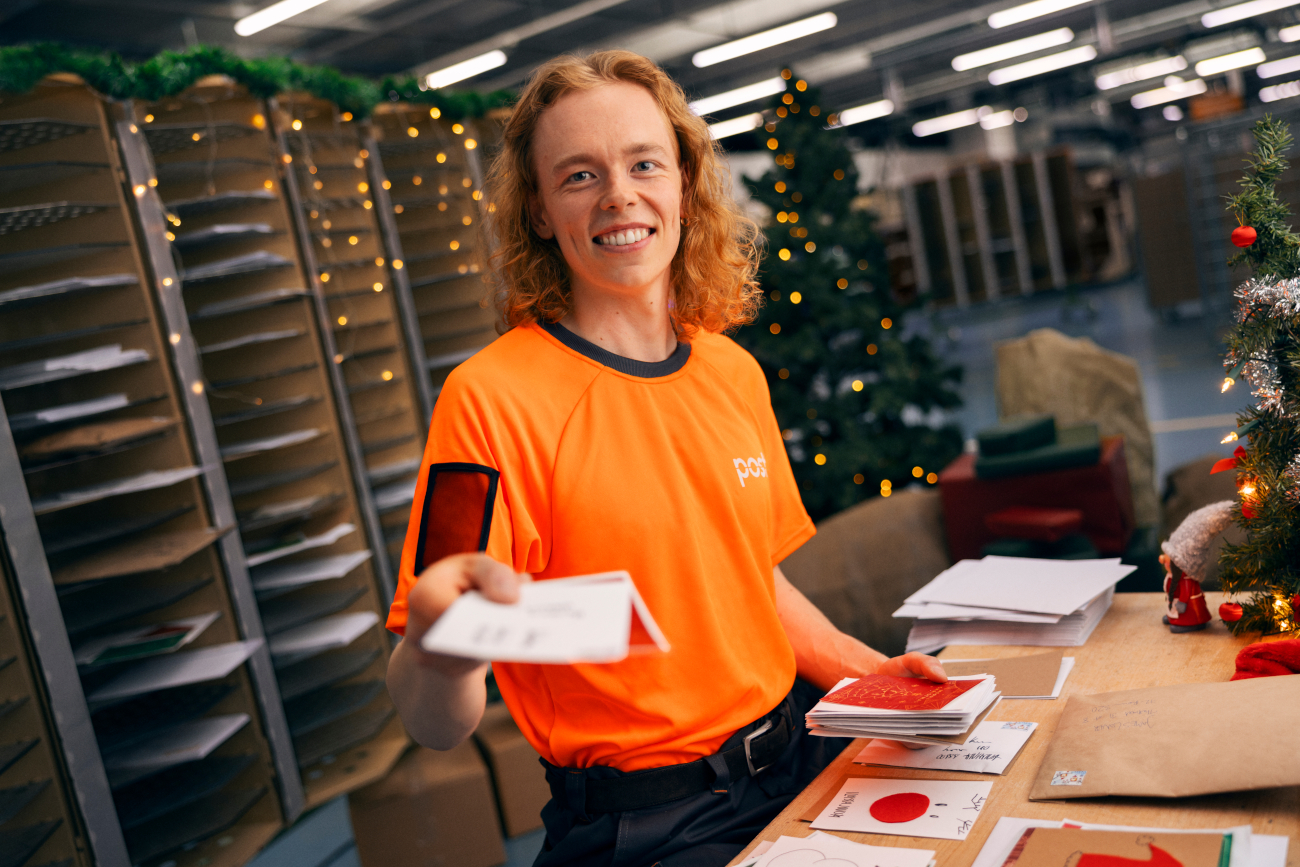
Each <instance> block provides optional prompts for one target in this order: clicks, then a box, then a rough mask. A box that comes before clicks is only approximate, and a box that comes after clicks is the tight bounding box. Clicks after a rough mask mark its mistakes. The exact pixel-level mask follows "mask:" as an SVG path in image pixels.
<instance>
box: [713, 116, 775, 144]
mask: <svg viewBox="0 0 1300 867" xmlns="http://www.w3.org/2000/svg"><path fill="white" fill-rule="evenodd" d="M762 125H763V115H762V114H760V113H759V112H757V111H756V112H754V113H753V114H747V115H745V116H744V117H733V118H732V119H731V120H724V121H719V122H718V123H712V124H709V135H711V136H713V138H714V139H715V140H716V139H720V138H726V137H727V136H729V135H740V134H741V133H742V132H749V131H750V130H752V129H758V128H759V127H760V126H762Z"/></svg>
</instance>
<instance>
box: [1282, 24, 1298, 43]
mask: <svg viewBox="0 0 1300 867" xmlns="http://www.w3.org/2000/svg"><path fill="white" fill-rule="evenodd" d="M1277 38H1278V39H1281V40H1282V41H1283V42H1300V24H1295V25H1292V26H1291V27H1283V28H1282V29H1281V30H1279V31H1278V32H1277Z"/></svg>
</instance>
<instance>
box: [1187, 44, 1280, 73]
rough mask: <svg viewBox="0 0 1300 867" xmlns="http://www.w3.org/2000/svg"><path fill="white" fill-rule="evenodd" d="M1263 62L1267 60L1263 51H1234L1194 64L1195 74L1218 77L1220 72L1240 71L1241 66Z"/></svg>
mask: <svg viewBox="0 0 1300 867" xmlns="http://www.w3.org/2000/svg"><path fill="white" fill-rule="evenodd" d="M1265 60H1268V55H1266V54H1265V53H1264V49H1262V48H1247V49H1246V50H1245V51H1234V52H1232V53H1231V54H1225V55H1223V56H1222V57H1211V58H1210V59H1209V60H1202V61H1201V62H1200V63H1198V64H1196V74H1197V75H1200V76H1206V75H1218V74H1219V73H1220V72H1227V71H1228V70H1230V69H1241V67H1243V66H1251V65H1252V64H1256V63H1263V62H1264V61H1265Z"/></svg>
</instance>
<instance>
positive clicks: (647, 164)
mask: <svg viewBox="0 0 1300 867" xmlns="http://www.w3.org/2000/svg"><path fill="white" fill-rule="evenodd" d="M654 167H655V164H654V163H652V162H651V161H650V160H641V162H639V163H637V164H636V170H637V171H639V172H648V171H653V170H654Z"/></svg>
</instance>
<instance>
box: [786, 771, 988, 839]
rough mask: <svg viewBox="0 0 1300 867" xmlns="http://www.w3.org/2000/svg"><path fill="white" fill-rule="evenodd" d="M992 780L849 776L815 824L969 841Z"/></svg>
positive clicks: (831, 828) (825, 827)
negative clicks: (969, 780)
mask: <svg viewBox="0 0 1300 867" xmlns="http://www.w3.org/2000/svg"><path fill="white" fill-rule="evenodd" d="M992 789H993V783H992V782H974V781H971V782H967V781H965V780H908V779H885V778H880V777H850V778H848V779H846V780H845V781H844V783H843V785H841V786H840V789H839V791H838V792H837V793H836V794H835V795H834V796H833V797H832V798H831V800H830V803H828V804H827V805H826V807H825V809H823V810H822V812H821V814H820V815H819V816H817V818H816V819H814V820H813V822H812V826H813V827H814V828H817V829H820V830H823V831H854V832H857V833H865V834H891V835H897V836H900V837H932V838H939V839H944V840H965V839H966V837H967V835H968V834H970V832H971V829H972V828H973V827H974V825H975V821H976V820H977V819H978V818H979V815H980V811H981V810H982V809H983V808H984V804H985V803H986V802H987V801H988V797H989V792H990V791H992Z"/></svg>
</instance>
